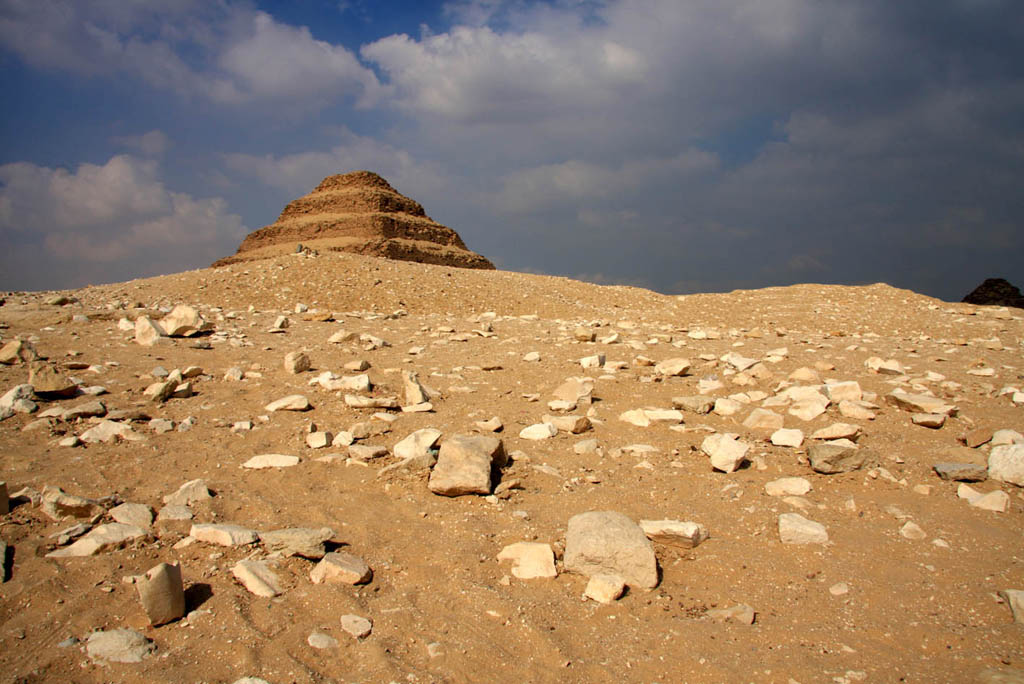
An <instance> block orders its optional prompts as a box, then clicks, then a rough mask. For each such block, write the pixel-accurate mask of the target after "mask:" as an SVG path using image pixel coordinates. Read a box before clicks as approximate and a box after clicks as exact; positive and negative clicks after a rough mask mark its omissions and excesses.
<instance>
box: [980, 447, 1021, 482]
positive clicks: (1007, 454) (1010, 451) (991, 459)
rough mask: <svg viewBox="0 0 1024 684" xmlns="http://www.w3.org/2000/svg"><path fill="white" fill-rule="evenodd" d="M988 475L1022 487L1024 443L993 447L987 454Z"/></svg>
mask: <svg viewBox="0 0 1024 684" xmlns="http://www.w3.org/2000/svg"><path fill="white" fill-rule="evenodd" d="M988 476H989V477H990V478H992V479H993V480H998V481H999V482H1008V483H1010V484H1014V485H1017V486H1018V487H1024V444H1007V445H1003V446H997V447H994V448H993V449H992V451H991V452H989V455H988Z"/></svg>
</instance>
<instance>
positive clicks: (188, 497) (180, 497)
mask: <svg viewBox="0 0 1024 684" xmlns="http://www.w3.org/2000/svg"><path fill="white" fill-rule="evenodd" d="M212 498H213V497H212V495H211V494H210V489H209V487H207V486H206V481H205V480H189V481H188V482H186V483H185V484H183V485H181V486H180V487H178V491H176V492H174V493H173V494H168V495H167V496H165V497H164V499H163V500H164V503H165V504H167V505H168V506H191V505H192V504H194V503H197V502H199V501H206V500H207V499H212Z"/></svg>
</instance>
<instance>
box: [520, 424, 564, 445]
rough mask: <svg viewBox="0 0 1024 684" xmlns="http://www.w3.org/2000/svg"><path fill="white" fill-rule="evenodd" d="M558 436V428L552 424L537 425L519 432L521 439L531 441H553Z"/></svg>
mask: <svg viewBox="0 0 1024 684" xmlns="http://www.w3.org/2000/svg"><path fill="white" fill-rule="evenodd" d="M557 434H558V428H556V427H555V426H554V425H551V424H550V423H535V424H533V425H530V426H529V427H525V428H523V429H522V430H520V431H519V437H520V438H521V439H528V440H531V441H541V440H545V439H551V438H552V437H554V436H555V435H557Z"/></svg>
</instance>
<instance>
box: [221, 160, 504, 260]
mask: <svg viewBox="0 0 1024 684" xmlns="http://www.w3.org/2000/svg"><path fill="white" fill-rule="evenodd" d="M302 250H306V251H313V252H315V251H334V252H350V253H354V254H367V255H372V256H379V257H384V258H388V259H397V260H401V261H414V262H417V263H426V264H440V265H444V266H453V267H458V268H483V269H493V268H494V265H493V264H492V263H491V262H490V261H488V260H487V259H485V258H484V257H482V256H480V255H479V254H476V253H475V252H471V251H470V250H469V249H467V248H466V245H465V243H464V242H463V241H462V238H461V237H459V235H458V233H456V232H455V231H454V230H452V229H451V228H448V227H446V226H442V225H441V224H439V223H437V222H436V221H434V220H433V219H431V218H430V217H429V216H427V214H426V212H425V211H424V210H423V207H422V206H421V205H420V204H419V203H418V202H416V201H414V200H411V199H409V198H408V197H405V196H404V195H402V194H401V193H399V192H398V191H397V190H395V189H394V188H393V187H391V184H390V183H388V182H387V181H386V180H384V178H382V177H381V176H379V175H377V174H376V173H373V172H372V171H352V172H350V173H344V174H336V175H332V176H328V177H326V178H324V179H323V180H322V181H321V182H320V184H319V185H317V186H316V188H314V189H313V191H312V192H310V193H309V194H308V195H304V196H303V197H300V198H298V199H296V200H293V201H291V202H289V203H288V204H287V205H286V206H285V208H284V210H283V211H282V212H281V215H280V216H279V217H278V219H277V221H276V222H274V223H272V224H271V225H269V226H266V227H264V228H260V229H259V230H256V231H253V232H252V233H250V234H249V235H247V236H246V237H245V239H244V240H242V244H241V245H239V247H238V251H237V252H236V253H235V254H234V255H232V256H229V257H225V258H223V259H219V260H218V261H216V262H215V263H214V264H213V265H214V266H215V267H216V266H224V265H227V264H231V263H238V262H244V261H252V260H254V259H263V258H266V257H268V256H274V255H280V254H288V253H292V252H295V251H302Z"/></svg>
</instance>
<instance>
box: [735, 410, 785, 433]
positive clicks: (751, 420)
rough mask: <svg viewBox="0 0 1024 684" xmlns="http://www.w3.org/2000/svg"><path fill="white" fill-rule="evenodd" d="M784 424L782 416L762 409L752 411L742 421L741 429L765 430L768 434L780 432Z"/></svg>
mask: <svg viewBox="0 0 1024 684" xmlns="http://www.w3.org/2000/svg"><path fill="white" fill-rule="evenodd" d="M784 424H785V419H784V418H783V417H782V416H780V415H779V414H778V413H775V411H771V410H769V409H763V408H756V409H754V410H753V411H751V412H750V415H749V416H747V417H746V419H745V420H744V421H743V427H746V428H750V429H751V430H767V431H770V432H776V431H778V430H781V429H782V426H783V425H784Z"/></svg>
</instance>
